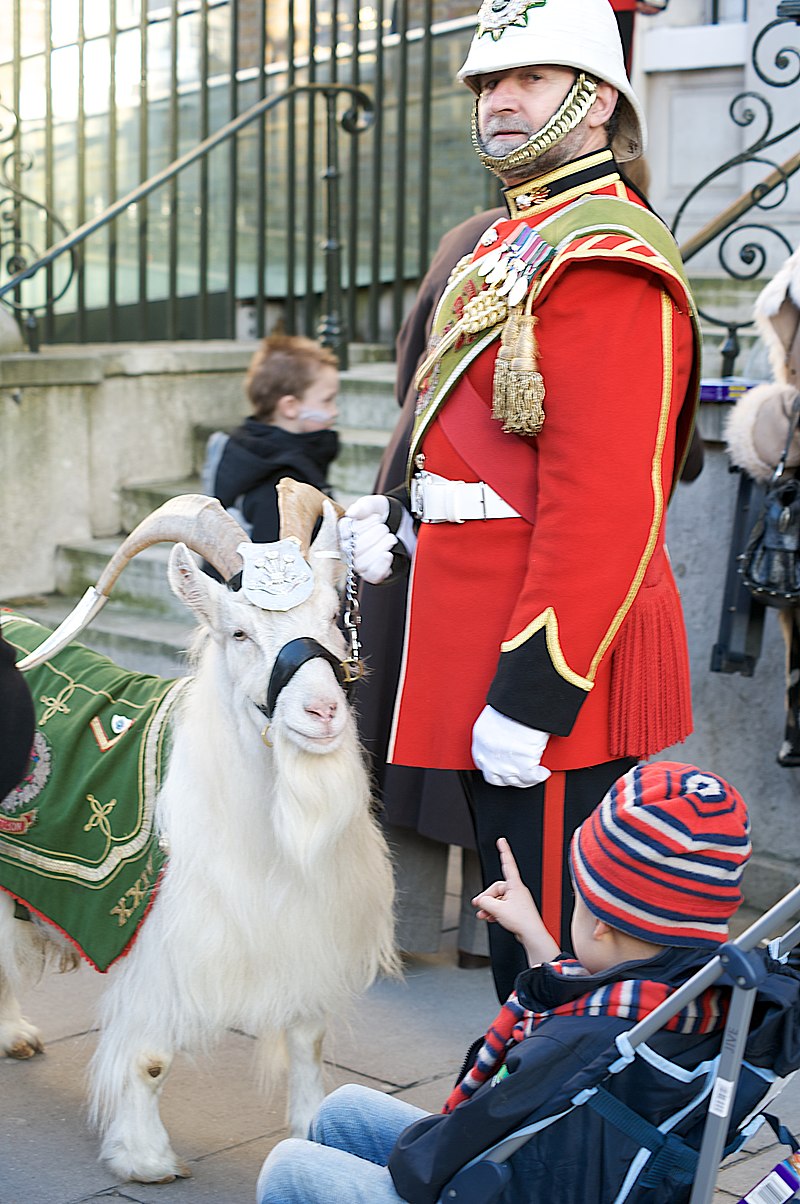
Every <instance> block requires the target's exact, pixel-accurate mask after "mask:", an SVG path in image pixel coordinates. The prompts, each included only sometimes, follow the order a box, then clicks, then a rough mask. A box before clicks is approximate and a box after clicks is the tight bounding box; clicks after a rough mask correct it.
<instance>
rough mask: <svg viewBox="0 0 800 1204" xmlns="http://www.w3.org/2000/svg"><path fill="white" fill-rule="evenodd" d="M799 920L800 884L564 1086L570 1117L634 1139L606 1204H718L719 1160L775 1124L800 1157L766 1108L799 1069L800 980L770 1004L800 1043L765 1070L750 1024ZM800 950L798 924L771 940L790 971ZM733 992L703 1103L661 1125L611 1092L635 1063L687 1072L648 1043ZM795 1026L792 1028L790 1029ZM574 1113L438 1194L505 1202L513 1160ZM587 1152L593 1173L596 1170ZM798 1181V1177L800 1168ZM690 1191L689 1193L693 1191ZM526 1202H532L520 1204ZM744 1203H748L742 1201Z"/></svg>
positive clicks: (774, 1184) (777, 1192) (703, 1085)
mask: <svg viewBox="0 0 800 1204" xmlns="http://www.w3.org/2000/svg"><path fill="white" fill-rule="evenodd" d="M799 913H800V885H799V886H797V887H795V888H794V890H792V891H790V892H789V894H787V895H786V896H785V897H784V898H783V899H782V900H780V902H778V903H776V904H775V906H774V907H772V908H771V909H770V910H769V911H768V912H766V913H765V914H764V915H763V916H762V917H761V918H760V919H759V920H757V921H756V922H755V923H754V924H752V925H751V926H750V927H749V928H748V929H747V931H745V932H743V933H742V934H741V936H739V937H738V938H736V939H735V940H732V941H729V942H728V943H726V944H725V945H723V946H722V947H721V948H720V950H719V952H718V953H717V954H716V955H715V956H714V957H713V958H712V959H711V960H710V961H709V963H708V964H707V965H706V966H705V967H703V968H702V969H701V970H699V971H698V972H697V973H696V974H694V975H693V977H692V978H690V979H689V980H688V981H687V982H686V983H685V984H684V985H683V986H682V987H680V988H679V989H677V990H676V991H674V992H673V993H672V995H670V996H669V998H668V999H666V1000H665V1002H664V1003H662V1004H661V1005H660V1006H658V1007H657V1008H655V1009H654V1010H653V1011H652V1012H650V1014H649V1015H648V1016H646V1017H645V1018H644V1019H642V1020H641V1021H639V1023H638V1024H636V1025H634V1026H633V1027H632V1028H630V1029H628V1030H627V1031H626V1032H624V1033H622V1034H620V1035H619V1036H617V1038H616V1041H615V1043H614V1046H613V1047H612V1048H610V1049H609V1050H608V1051H607V1053H606V1054H604V1055H603V1056H602V1057H600V1058H597V1059H596V1060H595V1061H594V1063H592V1064H591V1065H590V1066H588V1067H586V1069H585V1070H583V1071H582V1072H580V1073H579V1074H577V1075H575V1076H574V1077H573V1079H572V1080H571V1081H570V1082H569V1083H568V1084H567V1085H566V1087H565V1090H564V1093H563V1094H562V1095H561V1096H560V1098H561V1099H562V1101H563V1097H564V1096H566V1097H567V1110H568V1111H571V1110H572V1109H575V1108H581V1107H585V1108H590V1109H593V1110H594V1111H595V1112H597V1113H599V1114H600V1116H601V1117H602V1118H603V1119H604V1121H605V1122H606V1123H607V1124H609V1125H611V1126H613V1129H614V1130H616V1131H617V1132H618V1135H619V1139H620V1140H627V1141H628V1142H629V1143H630V1148H631V1150H632V1151H633V1154H634V1156H633V1157H632V1160H631V1167H630V1172H629V1174H628V1175H627V1177H626V1179H625V1182H624V1184H623V1185H622V1187H621V1189H620V1191H619V1192H618V1194H617V1195H616V1196H615V1198H614V1200H613V1202H612V1201H611V1200H608V1201H603V1202H602V1204H623V1201H624V1202H625V1204H645V1202H646V1201H648V1200H655V1199H658V1200H673V1199H674V1200H676V1201H677V1200H680V1201H688V1204H710V1201H711V1200H712V1197H713V1193H714V1186H715V1182H716V1178H717V1171H718V1168H719V1164H720V1161H721V1160H722V1159H723V1158H725V1157H727V1156H728V1155H729V1154H732V1153H734V1152H735V1151H736V1150H739V1149H740V1148H741V1147H742V1146H743V1145H744V1143H745V1142H746V1141H747V1140H749V1138H751V1137H752V1136H753V1134H754V1133H755V1132H756V1131H757V1130H758V1129H759V1128H760V1127H761V1126H762V1124H763V1123H765V1122H767V1123H769V1124H770V1125H771V1126H772V1128H773V1130H774V1132H775V1134H776V1136H777V1137H778V1139H779V1140H780V1141H781V1142H784V1143H785V1144H787V1145H788V1146H790V1147H791V1150H792V1151H793V1152H795V1153H797V1152H798V1150H799V1149H800V1147H799V1146H798V1143H797V1142H796V1141H795V1139H794V1137H793V1136H792V1134H791V1133H789V1131H788V1130H787V1129H786V1128H785V1127H784V1126H782V1125H781V1124H780V1122H779V1121H778V1120H777V1119H776V1118H775V1117H774V1116H772V1115H771V1114H770V1113H769V1112H766V1111H765V1109H766V1108H767V1107H768V1106H769V1104H770V1101H771V1100H773V1099H774V1098H775V1096H776V1095H777V1094H778V1092H779V1091H780V1090H781V1089H782V1088H783V1087H784V1086H785V1084H786V1083H787V1082H788V1081H789V1079H790V1078H791V1077H792V1076H793V1074H794V1073H795V1071H796V1070H797V1069H798V1068H799V1067H800V980H798V977H797V975H786V976H785V978H783V977H781V979H779V981H778V993H777V997H776V995H775V994H774V993H773V994H772V996H771V998H770V1001H769V1002H770V1006H771V1014H774V1015H775V1016H777V1017H780V1015H781V1013H783V1015H784V1016H785V1015H786V1012H787V1010H788V1011H791V1012H792V1013H793V1014H794V1015H796V1016H797V1017H798V1024H797V1026H796V1031H795V1033H794V1039H793V1040H791V1041H789V1042H786V1041H785V1042H784V1044H783V1046H782V1048H781V1051H780V1057H779V1058H778V1061H777V1062H776V1063H775V1064H774V1065H773V1066H766V1065H764V1057H763V1049H760V1048H759V1041H758V1039H757V1037H756V1034H755V1033H754V1032H751V1020H752V1016H753V1011H754V1007H755V1005H756V1002H757V1000H759V1001H760V997H759V988H761V987H762V986H763V984H764V983H765V980H766V979H767V973H768V968H767V967H768V959H767V956H765V950H764V949H763V948H762V945H763V943H764V942H765V941H767V940H770V938H772V937H774V934H775V933H776V932H780V931H781V930H782V929H783V928H784V927H785V925H786V924H787V923H788V922H790V920H791V919H792V918H793V917H796V916H797V915H798V914H799ZM798 944H800V923H796V924H795V925H794V927H792V928H790V929H789V930H788V931H786V932H785V934H784V935H783V936H781V937H778V938H776V939H772V940H771V942H770V944H769V946H768V950H767V951H766V952H767V953H768V955H769V958H772V959H774V960H775V961H778V962H782V963H784V964H785V962H786V960H787V959H788V957H789V954H790V953H791V951H792V950H793V949H794V948H795V947H796V946H797V945H798ZM716 982H720V983H722V984H727V985H730V986H731V987H732V988H733V989H732V993H731V999H730V1004H729V1008H728V1013H727V1018H726V1023H725V1027H724V1030H723V1032H722V1039H721V1044H720V1048H719V1052H718V1053H717V1055H716V1056H715V1057H714V1058H713V1060H712V1061H711V1062H710V1063H709V1064H708V1065H707V1068H706V1065H705V1064H704V1067H703V1074H702V1077H701V1080H700V1082H699V1085H698V1096H697V1101H696V1103H695V1104H694V1106H693V1107H692V1108H691V1109H688V1110H685V1113H684V1114H683V1115H680V1116H679V1117H678V1118H670V1121H669V1122H668V1123H666V1122H665V1123H664V1124H662V1125H660V1126H656V1125H654V1124H653V1123H651V1121H649V1120H647V1119H645V1118H644V1117H643V1116H641V1115H639V1113H638V1112H636V1111H635V1110H634V1109H633V1108H632V1107H631V1106H630V1104H629V1103H626V1102H625V1101H624V1100H623V1099H621V1098H619V1096H618V1095H616V1094H614V1092H613V1091H612V1090H609V1084H612V1086H613V1080H614V1076H615V1075H618V1074H620V1073H621V1072H623V1071H624V1070H625V1068H626V1067H627V1066H629V1065H630V1064H631V1062H632V1061H633V1060H634V1059H635V1058H637V1057H643V1056H644V1057H646V1058H648V1059H649V1060H651V1061H652V1062H653V1063H654V1064H655V1065H656V1066H657V1067H658V1068H659V1069H660V1070H661V1071H662V1072H663V1073H664V1074H666V1075H667V1076H669V1075H670V1073H673V1074H675V1075H676V1076H677V1074H679V1073H680V1070H679V1069H678V1068H677V1067H675V1066H674V1065H673V1064H672V1063H671V1062H669V1060H667V1059H664V1058H660V1057H659V1055H658V1054H654V1052H653V1051H652V1050H651V1049H650V1047H649V1046H648V1044H647V1043H648V1041H649V1040H650V1039H651V1038H653V1037H654V1035H655V1034H656V1033H658V1032H659V1030H660V1029H661V1028H662V1026H663V1025H665V1024H666V1023H667V1022H668V1021H669V1020H671V1019H672V1017H673V1016H675V1015H677V1013H678V1012H680V1011H681V1009H682V1008H684V1007H685V1006H686V1005H687V1004H691V1002H692V1001H693V1000H695V999H697V998H698V997H699V996H700V995H701V994H702V993H703V992H704V991H705V990H706V989H707V988H708V987H710V986H711V985H712V984H713V983H716ZM789 1027H790V1026H789ZM565 1114H566V1112H565V1109H564V1107H562V1106H558V1107H555V1108H554V1109H553V1113H552V1114H550V1115H548V1116H546V1117H542V1116H541V1114H540V1113H539V1114H537V1117H536V1119H535V1121H532V1123H529V1124H523V1125H522V1126H521V1127H519V1128H517V1129H516V1130H515V1131H514V1132H513V1133H511V1134H509V1135H508V1136H507V1137H505V1138H503V1139H502V1140H501V1141H498V1142H496V1143H495V1144H494V1145H492V1146H491V1147H490V1148H488V1149H486V1150H485V1151H483V1153H481V1154H480V1155H479V1156H478V1157H476V1158H473V1159H472V1161H471V1162H469V1163H467V1164H466V1166H464V1167H462V1169H461V1170H460V1171H459V1172H458V1174H456V1175H455V1176H454V1177H453V1178H452V1179H451V1180H450V1182H449V1183H448V1184H447V1185H446V1187H445V1188H444V1190H443V1191H442V1193H441V1196H440V1197H439V1204H493V1202H494V1201H497V1200H499V1199H500V1197H501V1195H502V1193H503V1191H504V1190H505V1188H506V1187H507V1186H508V1183H509V1180H510V1178H511V1169H510V1166H509V1164H508V1159H509V1158H510V1157H511V1155H512V1154H514V1153H515V1152H516V1151H517V1150H519V1149H520V1148H521V1147H522V1146H523V1145H525V1143H526V1142H528V1141H529V1140H530V1139H531V1138H533V1137H535V1135H536V1134H537V1133H539V1132H541V1131H542V1130H543V1129H544V1128H546V1127H548V1126H549V1125H551V1124H555V1123H557V1121H559V1120H560V1119H561V1118H562V1117H563V1116H564V1115H565ZM590 1162H591V1157H590V1154H589V1153H587V1173H589V1174H590V1173H591V1168H590ZM792 1179H793V1174H792V1172H791V1170H789V1171H788V1172H787V1171H786V1170H785V1169H784V1168H783V1166H779V1167H776V1169H775V1171H774V1172H773V1173H772V1174H771V1175H769V1176H767V1179H766V1180H763V1181H762V1182H761V1183H759V1184H757V1185H754V1189H753V1190H752V1191H750V1192H748V1194H747V1196H746V1197H745V1199H746V1201H747V1204H782V1202H783V1201H786V1200H789V1199H791V1198H792V1197H793V1196H794V1194H795V1191H796V1190H797V1186H796V1183H795V1186H792ZM796 1180H800V1171H798V1173H797V1176H796ZM690 1189H691V1194H690V1195H689V1191H690ZM519 1204H524V1202H523V1201H522V1200H520V1202H519ZM740 1204H741V1202H740Z"/></svg>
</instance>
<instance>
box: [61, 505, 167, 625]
mask: <svg viewBox="0 0 800 1204" xmlns="http://www.w3.org/2000/svg"><path fill="white" fill-rule="evenodd" d="M162 500H164V499H162ZM121 542H122V540H121V537H119V538H117V537H113V538H109V539H93V540H87V541H86V542H83V543H76V544H64V545H62V546H60V547H59V548H58V551H57V552H56V592H57V593H58V594H61V595H64V596H65V597H80V596H81V595H82V594H83V593H85V591H86V590H87V589H88V587H89V586H90V585H94V584H95V583H96V582H97V580H98V578H99V576H100V574H101V572H102V571H103V569H104V568H105V566H106V564H107V563H108V561H109V560H110V559H111V557H112V556H113V554H114V552H115V551H116V550H117V548H118V547H119V545H120V543H121ZM170 551H171V545H170V544H166V543H162V544H155V545H154V546H153V547H152V548H146V549H145V550H144V551H143V552H140V553H139V554H138V556H135V557H134V558H133V560H131V561H130V563H129V564H128V565H127V566H126V567H125V569H124V570H123V572H122V574H121V575H120V577H119V578H118V580H117V582H116V584H115V586H114V589H113V593H112V600H113V601H114V602H115V603H117V604H120V605H123V606H127V607H130V608H135V609H136V610H137V611H141V613H142V616H143V617H150V618H154V619H161V618H172V619H183V621H184V622H185V616H186V608H185V607H184V606H183V604H182V603H181V602H179V601H178V599H177V598H176V597H175V595H174V594H173V592H172V590H171V589H170V587H169V583H168V580H167V561H168V559H169V554H170ZM106 609H107V608H106Z"/></svg>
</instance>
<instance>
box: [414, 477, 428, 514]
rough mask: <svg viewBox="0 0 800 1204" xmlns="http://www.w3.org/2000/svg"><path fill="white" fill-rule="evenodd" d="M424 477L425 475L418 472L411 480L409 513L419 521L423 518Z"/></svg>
mask: <svg viewBox="0 0 800 1204" xmlns="http://www.w3.org/2000/svg"><path fill="white" fill-rule="evenodd" d="M424 476H425V474H424V473H421V472H420V473H417V474H416V475H415V476H414V477H412V478H411V513H412V514H413V515H414V517H415V518H418V519H420V521H422V520H423V519H424V517H425V491H424V488H423V483H424V482H423V478H424Z"/></svg>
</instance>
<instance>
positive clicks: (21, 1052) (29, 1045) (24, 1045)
mask: <svg viewBox="0 0 800 1204" xmlns="http://www.w3.org/2000/svg"><path fill="white" fill-rule="evenodd" d="M2 1048H3V1049H4V1050H5V1054H6V1057H9V1058H16V1060H17V1061H18V1062H23V1061H24V1060H25V1059H26V1058H33V1057H35V1056H36V1054H41V1053H44V1045H43V1044H42V1039H41V1037H40V1036H39V1034H38V1033H37V1031H36V1029H35V1028H34V1027H33V1025H30V1026H28V1027H27V1028H26V1031H25V1032H23V1033H19V1034H18V1035H17V1036H15V1037H12V1038H11V1040H10V1042H9V1043H8V1044H7V1045H4V1046H3V1047H2Z"/></svg>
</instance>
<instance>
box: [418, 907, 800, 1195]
mask: <svg viewBox="0 0 800 1204" xmlns="http://www.w3.org/2000/svg"><path fill="white" fill-rule="evenodd" d="M798 914H800V885H798V886H796V887H795V888H794V889H793V890H791V891H789V893H788V894H786V895H784V897H783V898H782V899H780V900H779V901H778V902H777V903H776V904H775V905H774V906H773V907H771V908H770V909H769V910H768V911H766V912H765V913H764V915H763V916H761V917H760V918H759V919H758V920H756V921H755V922H754V923H753V924H751V925H750V927H749V928H747V929H746V930H745V931H744V932H743V933H741V935H740V936H738V937H736V938H735V939H734V940H731V941H727V942H726V943H725V944H724V945H722V946H720V948H719V950H718V951H717V953H716V954H715V955H714V956H713V957H712V958H711V960H710V961H709V962H708V964H707V965H706V966H704V967H703V968H702V969H701V970H698V971H697V973H696V974H694V975H692V977H691V978H689V979H688V980H687V981H686V982H685V983H684V984H683V986H681V987H678V988H677V990H675V991H673V993H672V994H671V995H670V996H669V998H668V999H666V1000H665V1001H664V1002H663V1003H662V1004H660V1005H659V1006H658V1007H656V1008H654V1009H653V1011H652V1012H650V1014H649V1015H648V1016H645V1017H644V1019H642V1020H640V1021H639V1022H638V1023H637V1024H635V1025H633V1027H632V1028H630V1029H628V1030H627V1031H626V1032H624V1033H621V1034H620V1035H619V1036H618V1037H617V1038H616V1041H615V1044H616V1047H617V1050H618V1052H619V1054H620V1056H619V1057H618V1058H617V1059H616V1061H614V1062H612V1063H611V1065H610V1066H609V1067H608V1070H607V1074H608V1075H612V1074H618V1073H619V1072H620V1071H621V1070H624V1068H625V1067H626V1066H628V1065H629V1064H630V1063H631V1061H632V1060H633V1058H634V1056H635V1051H636V1048H637V1046H639V1045H643V1044H644V1043H645V1042H646V1041H647V1040H649V1038H650V1037H652V1036H653V1035H654V1034H655V1033H657V1032H658V1031H659V1029H660V1028H662V1027H663V1026H664V1025H665V1024H666V1023H667V1022H668V1021H669V1020H671V1019H672V1017H673V1016H674V1015H676V1013H678V1012H679V1011H680V1010H681V1008H683V1007H685V1006H686V1005H687V1004H689V1003H691V1002H692V1001H693V1000H695V999H696V998H697V997H698V996H699V995H701V994H702V993H703V991H705V990H707V989H708V987H710V986H712V985H713V984H714V983H715V982H717V981H718V980H719V979H720V978H722V977H723V976H726V977H727V979H728V980H729V981H730V982H731V984H732V987H733V990H732V994H731V1002H730V1006H729V1008H728V1014H727V1017H726V1021H725V1027H724V1029H723V1033H722V1047H721V1054H720V1060H719V1064H718V1066H717V1069H716V1073H715V1076H714V1081H713V1085H712V1088H711V1092H710V1095H709V1105H708V1115H707V1117H706V1122H705V1126H704V1129H703V1139H702V1142H701V1145H700V1151H699V1154H698V1155H697V1164H696V1168H695V1174H694V1183H693V1186H692V1194H691V1198H690V1201H689V1204H711V1200H712V1197H713V1194H714V1187H715V1184H716V1179H717V1173H718V1170H719V1164H720V1162H721V1160H722V1157H723V1152H724V1147H725V1138H726V1134H727V1131H728V1124H729V1117H730V1112H731V1109H732V1107H733V1103H734V1100H735V1098H736V1089H737V1086H738V1083H739V1075H740V1072H741V1068H742V1061H743V1057H744V1050H745V1044H746V1041H747V1036H748V1033H749V1029H750V1021H751V1017H752V1014H753V1005H754V1003H755V998H756V991H757V989H758V986H759V985H760V983H761V982H762V980H763V978H764V976H765V971H764V966H763V962H762V961H761V960H760V959H759V957H758V955H757V953H756V952H755V951H756V950H757V948H758V947H759V946H760V945H762V944H763V943H764V942H765V941H769V942H770V944H769V952H770V954H771V956H772V957H773V958H775V959H776V960H779V959H780V958H782V957H784V956H785V955H786V954H788V953H789V952H790V950H792V949H793V948H794V947H795V946H796V945H798V944H800V922H799V923H796V924H795V925H794V927H792V928H790V929H789V930H788V931H786V932H785V933H784V935H783V936H780V937H775V933H776V932H780V931H781V929H782V928H783V927H784V926H785V925H786V924H787V923H788V922H789V921H790V920H791V918H792V917H794V916H797V915H798ZM597 1090H598V1088H597V1087H595V1088H588V1089H587V1090H585V1091H582V1092H580V1094H579V1095H576V1096H575V1097H574V1098H573V1099H572V1101H571V1102H572V1105H573V1106H575V1107H580V1106H582V1105H586V1104H587V1103H588V1102H589V1101H590V1100H591V1099H592V1097H593V1096H594V1095H595V1092H596V1091H597ZM556 1120H558V1117H552V1118H548V1120H547V1121H545V1122H539V1123H538V1124H534V1125H530V1126H522V1127H521V1128H519V1129H517V1131H516V1132H515V1133H512V1134H511V1135H510V1136H508V1137H506V1138H504V1139H503V1140H501V1141H499V1142H497V1143H496V1144H495V1145H494V1146H492V1147H490V1148H489V1149H488V1150H485V1151H484V1152H483V1153H482V1154H481V1155H480V1156H479V1157H478V1158H475V1159H473V1160H472V1162H469V1163H467V1165H466V1166H464V1167H462V1169H461V1170H460V1171H459V1172H458V1174H457V1175H455V1176H454V1177H453V1178H452V1179H451V1180H450V1182H449V1183H448V1184H447V1186H446V1187H445V1188H444V1190H443V1191H442V1194H441V1196H440V1204H492V1202H493V1201H495V1200H497V1198H498V1197H499V1195H500V1193H501V1192H502V1190H503V1188H504V1186H505V1185H506V1183H507V1182H508V1178H509V1175H510V1169H509V1167H508V1166H507V1165H506V1163H507V1160H508V1159H509V1158H510V1157H511V1155H512V1154H514V1153H516V1151H517V1150H518V1149H520V1148H521V1147H522V1146H523V1145H525V1143H526V1142H527V1141H529V1140H530V1138H531V1137H533V1136H535V1134H536V1132H538V1131H540V1130H541V1129H542V1127H543V1126H544V1124H549V1123H554V1122H555V1121H556ZM644 1123H647V1122H644V1121H643V1124H644Z"/></svg>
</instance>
